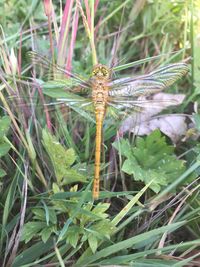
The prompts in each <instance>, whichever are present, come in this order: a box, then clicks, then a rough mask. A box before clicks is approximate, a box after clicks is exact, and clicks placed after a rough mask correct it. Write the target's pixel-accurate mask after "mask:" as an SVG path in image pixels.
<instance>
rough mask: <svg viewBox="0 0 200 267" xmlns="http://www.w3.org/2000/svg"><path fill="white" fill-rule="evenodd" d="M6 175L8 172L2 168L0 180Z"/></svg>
mask: <svg viewBox="0 0 200 267" xmlns="http://www.w3.org/2000/svg"><path fill="white" fill-rule="evenodd" d="M5 175H6V172H5V171H4V170H3V169H1V168H0V178H1V177H4V176H5Z"/></svg>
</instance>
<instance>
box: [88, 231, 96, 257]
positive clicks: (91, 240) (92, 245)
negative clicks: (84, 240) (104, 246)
mask: <svg viewBox="0 0 200 267" xmlns="http://www.w3.org/2000/svg"><path fill="white" fill-rule="evenodd" d="M88 243H89V246H90V248H91V250H92V252H93V254H94V253H95V252H96V250H97V246H98V241H97V238H96V237H95V236H94V235H93V234H90V235H89V236H88Z"/></svg>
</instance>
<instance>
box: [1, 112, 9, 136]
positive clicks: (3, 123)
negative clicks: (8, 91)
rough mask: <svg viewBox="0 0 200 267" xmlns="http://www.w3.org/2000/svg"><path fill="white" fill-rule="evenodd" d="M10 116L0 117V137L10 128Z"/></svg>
mask: <svg viewBox="0 0 200 267" xmlns="http://www.w3.org/2000/svg"><path fill="white" fill-rule="evenodd" d="M10 123H11V121H10V117H9V116H4V117H2V118H1V119H0V138H2V137H3V136H4V135H6V134H7V132H8V130H9V128H10Z"/></svg>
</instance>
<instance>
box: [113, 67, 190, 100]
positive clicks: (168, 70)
mask: <svg viewBox="0 0 200 267" xmlns="http://www.w3.org/2000/svg"><path fill="white" fill-rule="evenodd" d="M187 72H188V66H187V64H185V63H175V64H170V65H167V66H165V67H162V68H159V69H157V70H155V71H152V72H151V73H149V74H146V75H142V76H138V77H132V78H131V77H130V78H125V79H122V80H121V79H120V80H121V81H118V82H117V81H115V80H114V81H113V82H110V84H109V86H111V87H113V89H111V90H110V91H109V96H112V97H114V96H130V97H138V96H141V95H145V96H147V95H150V94H153V93H157V92H160V91H162V90H164V89H165V88H167V87H169V86H170V85H172V84H173V83H174V82H175V81H176V80H178V79H179V78H181V77H182V76H184V75H185V74H186V73H187Z"/></svg>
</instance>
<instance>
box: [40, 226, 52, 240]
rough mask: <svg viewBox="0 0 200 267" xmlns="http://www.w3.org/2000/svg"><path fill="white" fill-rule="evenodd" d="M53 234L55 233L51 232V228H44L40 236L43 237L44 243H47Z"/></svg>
mask: <svg viewBox="0 0 200 267" xmlns="http://www.w3.org/2000/svg"><path fill="white" fill-rule="evenodd" d="M52 232H53V231H52V230H51V228H50V227H48V228H44V229H43V230H42V231H41V233H40V235H41V237H42V241H43V242H44V243H46V242H47V240H48V239H49V237H50V236H51V233H52Z"/></svg>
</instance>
